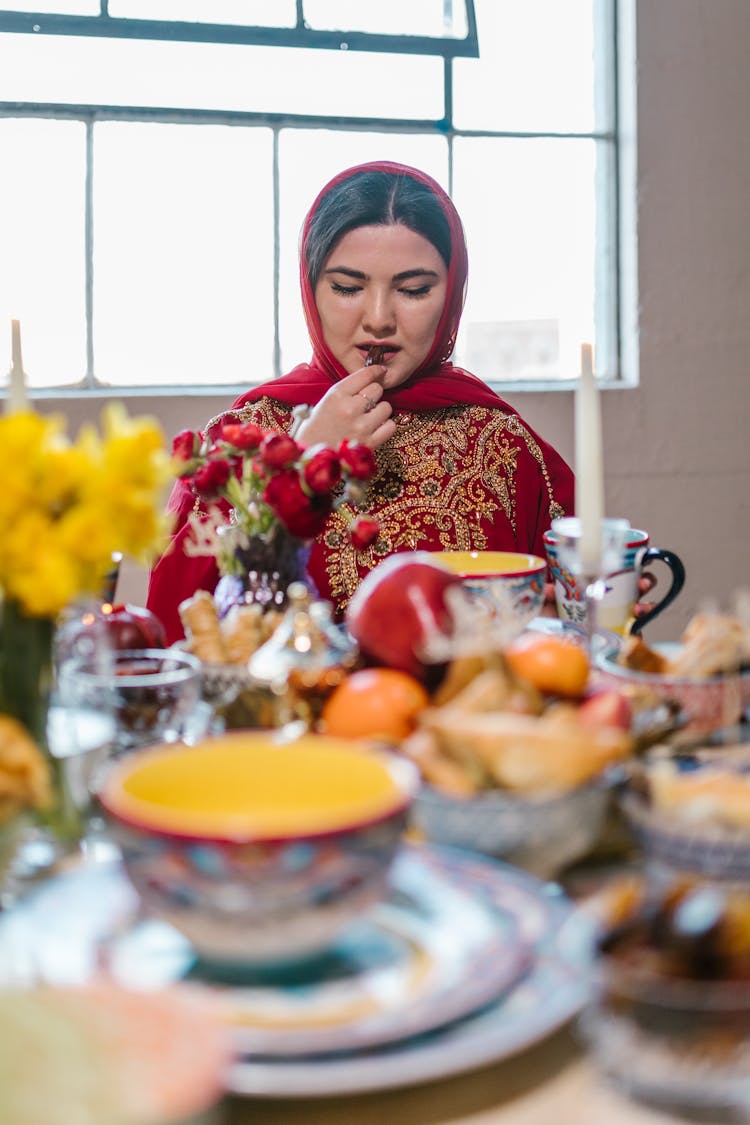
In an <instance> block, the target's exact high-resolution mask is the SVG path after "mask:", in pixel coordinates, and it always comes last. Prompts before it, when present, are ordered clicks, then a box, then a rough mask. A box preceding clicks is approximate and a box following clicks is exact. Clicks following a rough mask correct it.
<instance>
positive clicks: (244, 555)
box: [214, 524, 314, 617]
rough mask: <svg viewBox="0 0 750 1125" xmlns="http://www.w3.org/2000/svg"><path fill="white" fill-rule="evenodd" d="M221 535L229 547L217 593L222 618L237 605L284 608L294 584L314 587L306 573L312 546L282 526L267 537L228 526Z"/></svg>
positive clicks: (224, 557) (273, 529)
mask: <svg viewBox="0 0 750 1125" xmlns="http://www.w3.org/2000/svg"><path fill="white" fill-rule="evenodd" d="M219 534H220V535H221V537H222V539H224V541H225V544H226V545H227V546H228V548H229V549H227V550H223V551H222V558H223V560H224V565H223V567H222V570H223V571H224V573H223V574H222V577H221V578H220V579H219V583H218V585H217V587H216V591H215V593H214V602H215V604H216V608H217V611H218V613H219V616H220V617H224V616H225V614H227V613H228V612H229V610H230V609H231V608H232V606H234V605H259V606H260V607H261V609H263V610H267V609H281V608H283V607H284V606H285V605H286V602H287V590H288V588H289V586H290V585H291V584H292V583H293V582H303V583H304V584H305V585H306V586H308V588H310V589H312V588H313V587H312V580H311V579H310V577H309V575H308V573H307V563H308V560H309V557H310V544H309V543H306V542H305V541H304V540H302V539H298V538H297V537H296V536H294V535H291V534H290V533H289V532H288V531H287V530H286V529H285V528H284V527H282V526H281V525H280V524H276V525H274V527H272V528H271V530H270V531H268V532H267V533H266V534H264V535H249V536H248V535H245V534H244V533H243V532H242V531H241V530H240V528H238V527H237V526H236V525H234V524H228V525H227V526H226V527H223V528H220V529H219ZM313 592H314V591H313Z"/></svg>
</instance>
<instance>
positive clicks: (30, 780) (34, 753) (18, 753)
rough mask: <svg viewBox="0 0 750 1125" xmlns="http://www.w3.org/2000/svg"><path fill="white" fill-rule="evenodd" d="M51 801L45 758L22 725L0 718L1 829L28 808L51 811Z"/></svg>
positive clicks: (8, 717) (47, 767)
mask: <svg viewBox="0 0 750 1125" xmlns="http://www.w3.org/2000/svg"><path fill="white" fill-rule="evenodd" d="M51 800H52V788H51V778H50V772H49V766H48V764H47V761H46V759H45V757H44V755H43V754H42V752H41V750H40V749H39V747H38V746H37V744H36V743H35V742H34V740H33V739H32V738H31V737H30V735H29V733H28V731H27V730H26V728H25V727H24V726H23V724H22V723H19V722H18V720H17V719H14V718H13V717H12V716H10V715H0V826H2V825H4V824H7V823H9V821H11V820H12V819H13V818H14V817H15V816H17V815H18V814H19V813H20V812H23V811H24V809H44V808H48V807H49V805H50V803H51Z"/></svg>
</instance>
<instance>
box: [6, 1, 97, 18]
mask: <svg viewBox="0 0 750 1125" xmlns="http://www.w3.org/2000/svg"><path fill="white" fill-rule="evenodd" d="M5 10H6V11H8V12H52V13H54V14H55V15H64V16H98V15H99V12H100V10H101V4H100V3H99V0H14V3H13V4H12V6H11V5H8V7H7V8H6V9H5Z"/></svg>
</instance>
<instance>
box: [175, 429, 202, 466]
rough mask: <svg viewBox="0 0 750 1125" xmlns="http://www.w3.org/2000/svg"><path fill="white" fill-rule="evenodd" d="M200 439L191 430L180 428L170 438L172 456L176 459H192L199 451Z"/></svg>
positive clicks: (185, 460)
mask: <svg viewBox="0 0 750 1125" xmlns="http://www.w3.org/2000/svg"><path fill="white" fill-rule="evenodd" d="M201 440H202V438H201V435H200V434H198V433H195V432H194V431H193V430H180V432H179V434H175V436H174V438H173V440H172V456H173V457H174V458H176V460H178V461H183V462H188V461H192V460H193V458H194V457H197V456H198V454H199V452H200V448H201Z"/></svg>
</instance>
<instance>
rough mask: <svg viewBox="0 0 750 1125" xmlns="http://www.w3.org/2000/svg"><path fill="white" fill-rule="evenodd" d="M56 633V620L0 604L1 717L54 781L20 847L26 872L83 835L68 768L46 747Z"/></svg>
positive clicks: (7, 601) (32, 816) (7, 602)
mask: <svg viewBox="0 0 750 1125" xmlns="http://www.w3.org/2000/svg"><path fill="white" fill-rule="evenodd" d="M54 631H55V622H54V621H53V620H52V619H50V618H47V617H32V616H30V615H28V614H26V613H24V611H23V610H22V608H21V607H20V606H19V605H18V603H17V602H15V601H13V600H12V599H7V598H6V599H5V600H3V601H2V603H0V712H2V713H5V714H7V715H11V716H13V718H15V719H17V720H18V721H19V722H20V723H22V724H23V726H24V727H25V728H26V730H27V731H28V732H29V734H30V736H31V737H32V739H33V740H34V742H35V743H36V745H37V746H38V748H39V750H40V751H41V752H42V754H43V755H44V757H45V759H46V761H47V766H48V769H49V773H50V780H51V791H52V801H51V804H50V806H49V807H48V808H46V809H44V810H35V811H33V812H31V811H29V814H28V820H29V823H30V826H31V827H30V830H29V831H27V832H26V833H24V835H23V838H22V841H21V844H20V847H19V852H20V853H23V854H21V855H20V862H21V864H22V866H26V867H42V866H47V864H51V863H54V861H55V860H56V859H57V858H59V856H60V855H61V854H64V853H66V852H68V851H71V850H73V849H74V848H75V847H76V846H77V844H78V842H79V841H80V839H81V836H82V833H83V823H82V817H81V814H80V812H79V810H78V808H77V806H76V803H75V801H74V800H73V798H72V795H71V793H70V788H69V784H68V778H67V772H66V770H65V763H64V762H63V761H62V760H61V759H59V758H57V757H55V756H54V755H53V754H52V753H51V751H50V747H49V741H48V719H49V708H50V699H51V695H52V687H53V680H54V663H53V637H54ZM32 845H33V846H32ZM37 845H38V846H37ZM33 856H37V857H38V859H34V858H33Z"/></svg>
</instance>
